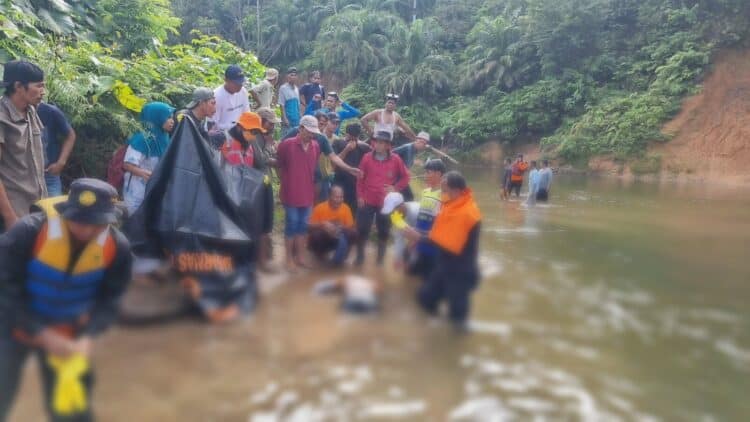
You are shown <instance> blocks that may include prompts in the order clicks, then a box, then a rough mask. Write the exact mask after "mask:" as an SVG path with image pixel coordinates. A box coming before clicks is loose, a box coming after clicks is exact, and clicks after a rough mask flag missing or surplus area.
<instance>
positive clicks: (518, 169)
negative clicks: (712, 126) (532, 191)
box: [508, 154, 529, 198]
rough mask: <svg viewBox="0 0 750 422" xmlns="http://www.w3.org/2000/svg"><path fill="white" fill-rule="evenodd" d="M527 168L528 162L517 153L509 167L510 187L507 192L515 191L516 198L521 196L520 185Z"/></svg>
mask: <svg viewBox="0 0 750 422" xmlns="http://www.w3.org/2000/svg"><path fill="white" fill-rule="evenodd" d="M528 168H529V163H527V162H526V161H523V154H518V157H516V162H515V163H513V165H512V166H511V168H510V189H509V190H508V193H509V194H510V192H513V191H515V192H516V198H518V197H519V196H521V185H523V174H524V173H526V170H528Z"/></svg>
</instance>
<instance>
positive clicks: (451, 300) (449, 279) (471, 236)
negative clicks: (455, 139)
mask: <svg viewBox="0 0 750 422" xmlns="http://www.w3.org/2000/svg"><path fill="white" fill-rule="evenodd" d="M442 190H443V193H444V195H445V196H446V197H447V200H446V201H445V202H444V203H443V206H442V208H441V209H440V213H439V214H438V215H437V217H436V218H435V223H434V224H433V226H432V229H431V230H430V233H429V234H428V235H423V234H421V233H419V232H418V231H417V230H414V229H410V228H407V229H404V234H405V236H406V237H407V238H408V239H410V240H411V241H414V242H417V241H429V242H431V243H432V244H434V245H435V246H436V247H437V249H438V256H437V259H436V261H435V269H434V270H433V271H432V273H431V274H430V276H429V277H428V278H427V281H426V282H425V283H424V284H423V285H422V286H421V288H420V289H419V293H418V296H417V300H418V302H419V304H420V305H421V306H422V308H424V309H425V310H426V311H427V312H429V313H431V314H435V313H437V310H438V305H439V304H440V302H441V301H443V300H446V301H447V302H448V307H449V314H450V319H451V321H452V322H453V323H454V324H455V325H456V326H457V328H464V327H465V324H466V319H467V318H468V315H469V308H470V297H469V295H470V294H471V291H472V290H474V288H476V286H477V283H478V282H479V264H478V262H477V259H478V255H479V231H480V224H481V219H482V216H481V213H480V211H479V207H478V206H477V204H476V202H475V201H474V197H473V194H472V191H471V189H469V188H468V187H467V186H466V179H464V177H463V176H462V175H461V173H459V172H457V171H450V172H448V173H446V174H445V176H443V182H442Z"/></svg>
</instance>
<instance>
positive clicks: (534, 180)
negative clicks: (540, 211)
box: [526, 160, 539, 207]
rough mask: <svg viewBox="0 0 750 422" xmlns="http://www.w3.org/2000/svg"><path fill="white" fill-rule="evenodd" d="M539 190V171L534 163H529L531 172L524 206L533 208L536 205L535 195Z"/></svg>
mask: <svg viewBox="0 0 750 422" xmlns="http://www.w3.org/2000/svg"><path fill="white" fill-rule="evenodd" d="M538 190H539V169H538V168H537V166H536V161H533V160H532V161H531V171H530V172H529V194H528V196H527V197H526V205H527V206H530V207H533V206H534V205H536V193H537V191H538Z"/></svg>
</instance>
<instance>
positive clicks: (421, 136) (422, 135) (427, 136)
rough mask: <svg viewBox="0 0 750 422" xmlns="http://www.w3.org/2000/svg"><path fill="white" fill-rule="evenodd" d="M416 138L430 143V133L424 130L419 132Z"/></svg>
mask: <svg viewBox="0 0 750 422" xmlns="http://www.w3.org/2000/svg"><path fill="white" fill-rule="evenodd" d="M417 139H424V140H425V142H427V143H430V134H429V133H427V132H425V131H422V132H419V134H418V135H417Z"/></svg>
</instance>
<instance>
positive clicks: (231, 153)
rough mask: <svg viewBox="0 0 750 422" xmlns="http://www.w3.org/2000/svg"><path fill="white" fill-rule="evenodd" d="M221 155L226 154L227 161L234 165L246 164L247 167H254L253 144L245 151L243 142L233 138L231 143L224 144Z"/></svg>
mask: <svg viewBox="0 0 750 422" xmlns="http://www.w3.org/2000/svg"><path fill="white" fill-rule="evenodd" d="M221 155H223V156H224V159H225V160H227V163H229V164H231V165H233V166H239V165H240V164H244V165H246V166H247V167H252V166H253V161H254V158H255V156H254V155H253V146H252V145H250V144H248V145H247V149H246V150H244V151H243V150H242V144H241V143H240V142H239V141H238V140H236V139H232V142H231V143H230V144H229V145H227V144H224V145H222V147H221Z"/></svg>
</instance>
